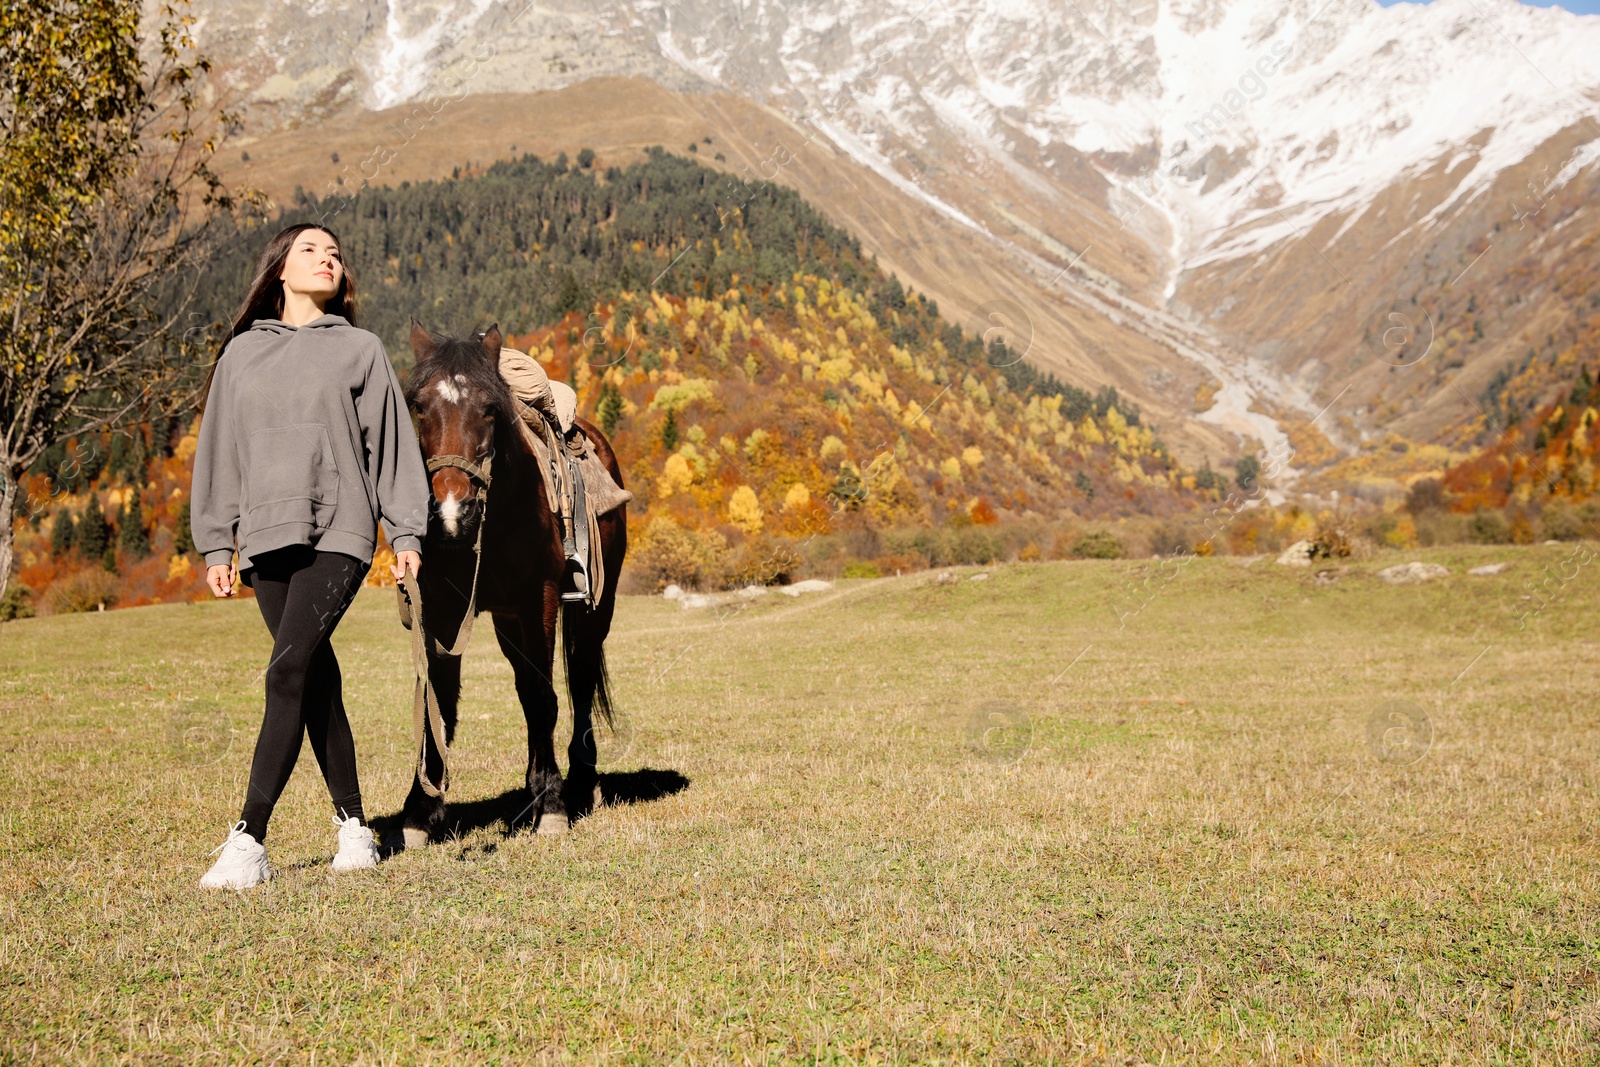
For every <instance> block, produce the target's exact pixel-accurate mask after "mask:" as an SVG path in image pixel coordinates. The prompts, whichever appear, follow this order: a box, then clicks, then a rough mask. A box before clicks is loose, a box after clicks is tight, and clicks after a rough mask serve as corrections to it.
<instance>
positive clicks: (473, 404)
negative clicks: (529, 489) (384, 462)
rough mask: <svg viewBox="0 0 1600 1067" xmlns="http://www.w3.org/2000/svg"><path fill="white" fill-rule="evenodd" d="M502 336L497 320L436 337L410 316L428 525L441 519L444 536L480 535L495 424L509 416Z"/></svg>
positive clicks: (411, 394) (412, 388) (411, 392)
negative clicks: (484, 327) (476, 332)
mask: <svg viewBox="0 0 1600 1067" xmlns="http://www.w3.org/2000/svg"><path fill="white" fill-rule="evenodd" d="M501 341H502V338H501V336H500V328H499V326H498V325H496V326H491V327H490V328H489V332H488V333H486V334H482V335H480V336H475V337H471V338H466V339H462V338H455V337H440V336H437V335H435V334H433V333H430V332H429V331H428V330H427V329H426V328H425V327H424V326H423V325H422V324H421V323H420V322H418V321H417V320H416V319H412V320H411V349H412V351H413V352H414V353H415V354H416V357H417V361H416V366H415V368H414V369H413V370H412V372H411V383H410V385H409V387H408V388H407V389H406V401H407V403H409V404H410V405H411V408H412V410H413V411H415V412H416V413H417V418H418V427H417V437H418V440H419V441H420V442H421V444H422V455H423V458H424V459H426V460H428V469H429V474H430V478H429V486H430V488H431V489H432V492H433V503H432V506H431V507H430V509H429V510H430V512H431V514H430V516H429V525H430V526H432V525H433V524H434V523H437V524H438V527H437V528H438V530H439V532H440V533H441V534H442V535H443V536H444V538H445V539H446V540H457V539H463V538H470V537H473V536H475V535H476V533H477V528H478V524H479V523H481V522H482V521H483V500H482V498H483V496H484V492H482V491H484V490H487V489H488V474H489V471H490V460H491V458H492V457H493V455H494V440H495V426H496V423H497V422H499V421H501V420H502V419H510V418H511V417H512V403H511V391H510V389H508V388H507V387H506V383H505V381H504V380H503V379H502V378H501V377H500V345H501ZM506 425H510V423H509V422H506Z"/></svg>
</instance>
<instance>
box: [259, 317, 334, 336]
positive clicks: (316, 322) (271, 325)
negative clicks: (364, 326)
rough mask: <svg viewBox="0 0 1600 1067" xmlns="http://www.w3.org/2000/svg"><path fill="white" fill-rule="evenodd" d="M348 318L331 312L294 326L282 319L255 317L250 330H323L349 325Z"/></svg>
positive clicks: (280, 331) (283, 331)
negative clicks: (302, 324)
mask: <svg viewBox="0 0 1600 1067" xmlns="http://www.w3.org/2000/svg"><path fill="white" fill-rule="evenodd" d="M349 325H350V320H349V319H347V318H345V317H344V316H343V315H334V314H332V313H329V314H326V315H319V316H318V317H317V318H314V319H312V320H311V321H310V322H308V323H306V324H305V325H304V326H295V325H293V324H291V323H287V322H284V321H283V320H282V319H256V320H255V321H254V322H252V323H251V324H250V329H252V330H265V331H266V332H268V333H290V332H292V331H294V330H299V329H306V330H325V329H328V328H329V327H332V326H349Z"/></svg>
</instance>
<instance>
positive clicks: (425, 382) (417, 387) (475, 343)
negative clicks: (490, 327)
mask: <svg viewBox="0 0 1600 1067" xmlns="http://www.w3.org/2000/svg"><path fill="white" fill-rule="evenodd" d="M429 336H430V337H432V339H433V351H432V352H430V353H429V354H428V356H427V358H425V359H420V360H418V361H417V365H416V366H415V367H414V368H412V371H411V380H410V382H409V384H407V386H406V402H407V403H409V404H412V405H415V404H416V403H417V398H418V397H419V396H421V395H422V393H423V392H424V391H425V390H427V389H428V388H430V387H431V386H432V385H433V384H434V383H435V382H437V381H439V380H440V379H441V378H454V377H455V376H456V375H458V374H459V375H462V376H463V377H465V378H466V379H467V381H468V382H470V383H471V384H472V385H474V386H476V387H477V388H478V390H479V391H480V392H482V393H483V394H484V395H486V396H488V398H489V407H490V409H491V410H492V411H493V413H494V415H495V417H496V418H497V419H503V420H505V421H504V422H503V423H502V425H506V426H510V425H514V420H515V419H516V417H517V416H516V404H515V403H513V402H512V399H511V387H510V386H508V385H506V382H505V379H504V378H502V377H500V368H499V367H496V366H495V365H494V363H493V362H492V361H491V360H490V359H489V353H487V352H485V351H484V349H483V342H482V341H481V340H480V339H479V338H477V337H466V338H462V337H440V336H438V335H435V334H430V335H429Z"/></svg>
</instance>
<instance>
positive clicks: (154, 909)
mask: <svg viewBox="0 0 1600 1067" xmlns="http://www.w3.org/2000/svg"><path fill="white" fill-rule="evenodd" d="M1570 554H1571V549H1570V547H1568V546H1543V547H1533V548H1526V549H1511V548H1482V549H1477V548H1459V549H1439V550H1429V551H1424V552H1421V553H1416V554H1413V555H1408V556H1405V557H1403V558H1401V557H1393V558H1386V559H1384V560H1382V561H1379V562H1372V563H1363V564H1358V565H1355V566H1353V567H1351V568H1349V569H1348V570H1347V571H1346V572H1345V573H1343V574H1342V575H1340V576H1338V577H1337V579H1336V580H1334V581H1332V582H1327V581H1322V580H1319V579H1317V578H1316V576H1315V575H1313V574H1312V573H1309V572H1307V571H1304V570H1300V571H1295V570H1290V569H1288V568H1282V567H1277V566H1275V565H1274V564H1273V563H1272V562H1271V561H1270V560H1263V561H1260V562H1256V563H1254V564H1253V565H1250V566H1245V565H1244V564H1243V563H1242V562H1241V561H1239V560H1235V559H1210V560H1200V561H1196V562H1193V563H1191V564H1190V565H1188V566H1186V567H1182V568H1181V569H1173V568H1171V567H1169V569H1168V570H1167V571H1165V572H1161V571H1157V570H1155V569H1154V566H1153V565H1152V564H1151V563H1149V562H1142V563H1140V562H1129V561H1119V562H1106V563H1098V562H1096V563H1053V564H1038V565H1016V566H1009V567H1001V568H994V569H991V570H989V571H988V572H987V574H988V577H987V578H986V579H985V580H981V581H975V580H971V576H972V575H974V574H975V573H977V572H975V571H972V570H963V571H957V572H955V573H956V575H957V576H958V577H959V579H960V580H959V581H951V582H946V583H944V584H939V583H936V582H935V581H933V580H932V579H933V576H932V575H926V574H922V575H914V576H908V577H905V578H895V579H884V580H881V581H861V582H854V583H850V582H846V583H842V584H841V585H840V586H839V587H838V588H837V589H836V590H835V591H833V592H830V593H822V594H813V595H812V596H810V597H806V598H801V599H798V600H794V599H790V598H789V597H785V596H776V595H774V596H767V597H764V598H761V599H760V600H758V601H756V602H755V603H754V604H752V605H751V606H749V607H748V608H746V609H744V610H739V611H732V610H730V611H729V612H727V613H726V614H721V615H719V614H718V613H717V611H716V610H715V609H713V610H705V611H698V612H691V611H681V610H679V609H678V608H677V607H675V606H673V605H671V604H669V603H667V602H664V601H661V600H658V599H650V600H646V599H642V598H629V599H627V600H626V601H625V602H624V603H623V605H622V606H621V608H620V611H619V617H618V625H617V630H616V633H615V634H614V636H613V639H612V641H611V652H610V655H611V663H612V668H613V672H614V675H615V678H616V683H617V688H618V692H619V699H620V702H621V704H622V705H623V707H624V708H625V710H626V721H625V724H624V727H625V728H624V730H623V732H622V734H621V735H620V736H619V737H618V738H617V739H615V740H613V741H610V742H609V743H608V744H604V745H603V747H602V770H604V771H607V772H611V774H610V775H609V776H608V778H607V781H606V786H605V788H606V791H607V793H608V794H610V795H611V796H613V797H614V798H621V797H626V796H636V797H639V796H641V794H643V796H642V797H641V799H638V800H637V801H636V802H633V803H621V802H620V800H619V802H616V803H612V804H608V805H607V806H605V807H603V808H601V809H599V810H598V811H597V812H596V813H595V814H594V815H593V816H592V817H590V818H589V819H587V820H584V821H582V822H580V823H579V824H577V825H576V826H575V828H574V830H573V832H572V833H571V834H569V835H567V836H565V837H558V838H552V837H543V836H534V835H532V834H529V833H527V832H525V831H524V832H513V833H509V834H508V833H507V828H506V826H505V823H504V819H505V818H506V817H511V816H514V815H515V813H516V807H517V798H516V797H515V796H514V795H507V794H508V791H509V790H512V789H513V788H514V787H515V786H516V785H517V783H518V782H519V780H520V778H521V775H522V770H523V766H524V761H525V752H526V748H525V745H526V742H525V732H524V729H523V724H522V718H521V714H520V712H519V711H517V710H516V709H515V707H514V704H513V702H512V697H511V692H510V672H509V668H508V667H507V665H506V664H505V662H504V661H503V660H502V659H501V658H500V657H499V654H498V652H497V651H495V650H494V648H493V642H492V641H491V640H489V639H488V637H487V634H488V631H487V630H483V631H481V633H482V634H484V635H485V636H484V637H483V638H482V639H481V640H478V641H476V642H475V644H474V646H473V648H472V649H471V651H470V653H469V654H468V663H467V677H468V681H467V696H466V701H465V704H464V712H463V720H462V728H461V732H460V735H459V737H458V744H457V748H456V760H457V763H456V774H457V778H456V790H455V793H454V797H455V799H456V800H457V801H458V802H459V808H458V811H459V812H461V813H462V814H463V815H464V816H465V820H464V821H465V825H464V826H463V827H462V829H461V832H460V833H459V834H458V835H456V836H455V837H453V838H451V839H450V840H447V841H443V842H441V843H438V844H435V845H434V846H432V847H431V848H429V849H428V850H426V851H420V852H408V853H400V854H398V855H395V856H393V857H392V858H391V859H389V860H387V861H386V862H385V863H383V864H382V865H381V866H380V867H379V868H378V869H377V870H376V871H373V872H365V873H362V874H355V875H342V876H335V875H333V874H332V873H331V871H330V870H329V867H328V861H329V859H330V857H331V855H332V851H333V848H334V844H335V841H334V833H333V828H332V826H331V825H330V824H329V821H328V814H329V813H328V807H327V801H326V794H325V792H324V790H323V786H322V783H321V779H320V777H319V775H318V774H317V771H316V766H315V764H314V762H313V761H312V759H311V756H310V750H309V746H307V748H306V750H305V753H304V754H303V756H302V763H301V766H300V767H299V769H298V771H297V773H296V775H295V778H294V779H293V781H292V782H291V783H290V786H289V790H288V793H287V794H286V795H285V798H284V800H283V802H282V804H281V805H280V807H279V808H278V812H277V815H276V817H275V819H274V821H273V826H272V832H271V835H270V837H269V840H268V846H269V852H270V855H271V856H272V859H273V862H274V865H275V866H276V867H277V868H278V871H279V877H278V878H277V879H276V880H275V881H273V882H272V883H270V884H269V885H268V886H266V887H263V888H262V889H259V890H256V891H253V892H250V893H248V894H235V893H231V892H224V893H203V892H201V891H200V890H199V889H197V887H196V881H197V880H198V878H199V876H200V874H201V873H202V872H203V871H204V870H205V868H206V866H207V865H208V863H209V860H208V859H207V857H206V852H207V850H209V849H211V848H212V847H214V846H215V845H216V844H218V843H219V842H220V841H221V840H222V837H223V836H224V834H225V832H226V830H227V827H228V824H229V822H230V821H231V820H232V819H233V818H235V817H236V813H237V810H238V805H239V802H240V800H241V798H242V795H243V789H244V781H245V775H246V771H247V767H248V763H249V758H250V751H251V748H252V745H253V743H254V738H255V731H256V727H257V723H258V716H259V714H260V712H259V700H260V688H261V683H260V680H259V677H260V676H259V672H260V670H261V668H262V667H263V666H264V665H265V662H266V653H267V649H268V642H267V640H266V631H265V628H264V626H263V625H262V623H261V621H260V618H259V615H258V614H257V612H256V609H255V607H254V605H253V604H248V603H221V604H208V605H200V606H171V607H156V608H143V609H138V610H131V611H125V612H112V613H108V614H98V615H88V616H75V617H57V618H49V619H37V620H28V621H24V622H19V623H11V624H7V625H5V626H4V627H3V628H0V711H3V715H0V775H3V778H4V782H5V785H4V797H5V800H4V805H3V812H0V887H3V892H0V908H3V913H0V984H3V989H4V993H3V994H0V1061H5V1062H13V1061H15V1062H21V1061H35V1060H47V1061H57V1060H59V1061H70V1062H85V1063H90V1062H93V1063H105V1062H115V1061H160V1060H167V1061H186V1062H199V1061H205V1062H211V1061H218V1062H221V1061H229V1062H231V1061H256V1060H262V1061H272V1062H284V1063H291V1062H292V1063H302V1062H312V1061H316V1062H322V1063H358V1062H380V1061H381V1062H385V1063H388V1062H402V1063H404V1062H425V1063H440V1062H454V1063H480V1062H509V1061H517V1062H524V1061H549V1062H595V1061H606V1062H615V1063H661V1062H679V1063H712V1062H736V1063H745V1062H749V1063H765V1062H797V1061H798V1062H827V1063H908V1062H945V1063H978V1062H985V1063H989V1062H1016V1063H1038V1062H1063V1063H1086V1062H1102V1063H1116V1064H1127V1063H1143V1062H1149V1063H1173V1062H1263V1063H1366V1062H1382V1063H1396V1064H1411V1063H1472V1064H1478V1063H1484V1064H1487V1063H1502V1062H1524V1063H1585V1062H1588V1063H1592V1062H1596V1061H1600V1052H1597V1049H1600V928H1597V924H1600V877H1597V876H1600V871H1597V867H1596V859H1597V856H1600V849H1597V838H1596V830H1595V828H1596V814H1597V812H1596V808H1597V804H1596V792H1595V786H1596V753H1597V751H1600V748H1597V742H1600V723H1597V717H1596V708H1597V703H1600V701H1597V696H1596V692H1597V683H1600V655H1597V651H1600V650H1597V646H1596V634H1597V632H1600V606H1597V598H1596V592H1597V588H1600V585H1597V581H1600V580H1597V578H1596V574H1595V573H1594V571H1593V569H1592V568H1580V567H1577V566H1576V565H1575V564H1569V565H1568V566H1567V567H1566V568H1565V573H1566V574H1568V575H1569V576H1570V578H1569V579H1557V580H1556V582H1554V583H1553V584H1551V585H1550V586H1548V587H1547V589H1548V590H1555V591H1556V592H1555V593H1554V595H1553V599H1550V602H1549V603H1548V604H1546V605H1545V606H1544V607H1543V608H1542V610H1540V611H1538V613H1537V614H1534V615H1531V616H1529V617H1527V618H1525V619H1523V620H1522V623H1523V625H1521V626H1520V627H1519V624H1518V619H1519V616H1522V615H1523V613H1525V612H1529V611H1531V610H1533V608H1535V607H1538V605H1539V602H1535V601H1528V600H1525V599H1521V598H1522V597H1523V596H1524V595H1525V584H1526V583H1529V582H1542V581H1544V580H1545V577H1546V572H1545V570H1544V568H1546V567H1549V568H1550V571H1549V573H1550V574H1558V573H1561V571H1562V567H1561V561H1563V560H1564V559H1566V558H1567V557H1569V556H1570ZM1412 558H1420V559H1424V560H1429V561H1434V562H1439V563H1444V564H1445V565H1447V566H1448V567H1450V569H1451V571H1452V574H1451V575H1450V576H1449V577H1448V578H1444V579H1440V580H1437V581H1434V582H1431V583H1428V584H1424V585H1416V586H1403V587H1393V586H1388V585H1385V584H1383V583H1382V582H1380V581H1378V580H1377V578H1376V577H1374V575H1373V572H1374V571H1375V570H1376V569H1377V568H1378V567H1379V566H1382V565H1386V564H1389V563H1395V562H1403V561H1404V560H1407V559H1412ZM1493 560H1504V561H1508V562H1509V563H1510V564H1511V567H1510V569H1509V570H1508V571H1507V572H1506V573H1503V574H1500V575H1497V576H1494V577H1474V576H1469V575H1467V574H1466V573H1465V569H1466V568H1467V567H1470V566H1474V565H1477V564H1481V563H1485V562H1490V561H1493ZM1130 581H1132V582H1136V583H1146V582H1147V581H1148V584H1141V588H1142V589H1143V590H1144V592H1143V593H1142V595H1141V596H1139V597H1138V598H1134V597H1133V596H1132V595H1131V594H1130V593H1129V592H1128V584H1129V582H1130ZM1562 582H1564V583H1565V584H1561V583H1562ZM1558 586H1559V588H1558ZM1541 596H1542V597H1545V598H1550V597H1551V596H1552V594H1551V593H1550V592H1548V591H1547V592H1545V593H1543V594H1541ZM1114 599H1115V600H1118V601H1120V602H1121V603H1122V605H1123V609H1122V610H1124V611H1126V610H1128V609H1129V608H1130V607H1131V606H1133V605H1134V604H1136V603H1139V602H1144V605H1145V606H1144V607H1143V609H1142V610H1140V611H1138V612H1137V613H1136V614H1131V615H1126V616H1125V617H1123V618H1122V620H1121V621H1122V623H1123V624H1124V625H1122V626H1119V624H1118V617H1117V615H1116V614H1115V613H1114V612H1113V611H1112V609H1111V608H1110V607H1108V604H1109V603H1110V602H1112V601H1113V600H1114ZM337 647H338V648H339V652H340V657H341V660H342V662H343V664H344V670H345V679H346V683H345V684H346V693H347V702H348V704H349V705H350V710H351V715H352V718H353V721H354V724H355V729H356V740H357V746H358V751H359V754H360V760H361V770H362V777H363V784H364V790H365V795H366V798H367V809H368V813H369V815H371V816H382V815H385V814H389V813H392V812H394V811H396V810H397V809H398V807H399V803H400V801H401V799H402V797H403V795H404V793H405V790H406V788H407V785H408V782H409V775H410V773H411V763H410V753H409V749H410V729H411V726H410V689H409V684H408V674H409V669H408V662H407V659H406V651H407V645H406V642H405V635H404V633H403V631H402V630H401V629H400V628H399V626H398V624H397V622H396V619H395V609H394V602H393V597H392V593H389V592H388V591H374V590H368V591H364V592H363V593H362V595H361V597H360V598H359V599H358V600H357V602H356V605H355V607H354V608H353V610H352V613H351V615H350V616H349V617H348V618H347V620H346V622H345V623H344V624H343V625H342V627H341V629H340V631H339V634H338V639H337ZM562 725H563V729H564V728H565V727H566V725H567V720H566V718H565V715H563V720H562ZM561 745H562V747H563V749H564V746H565V737H564V735H562V737H561ZM645 771H649V772H650V773H643V772H645ZM652 787H654V788H655V789H657V790H658V791H659V792H661V793H662V795H661V796H659V797H657V798H654V799H650V798H648V794H649V792H650V789H651V788H652ZM384 825H389V824H384Z"/></svg>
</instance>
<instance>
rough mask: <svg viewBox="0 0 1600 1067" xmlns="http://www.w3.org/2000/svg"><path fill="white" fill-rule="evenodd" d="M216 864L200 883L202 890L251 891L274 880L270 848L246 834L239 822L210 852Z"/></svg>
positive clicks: (242, 824)
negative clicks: (268, 858) (250, 889)
mask: <svg viewBox="0 0 1600 1067" xmlns="http://www.w3.org/2000/svg"><path fill="white" fill-rule="evenodd" d="M218 852H220V853H222V855H221V856H217V862H216V863H214V864H212V865H211V869H210V870H209V871H207V872H206V873H205V875H204V876H203V877H202V878H201V879H200V888H202V889H249V888H251V887H252V886H257V885H260V884H261V883H262V882H265V881H266V880H267V879H268V878H271V877H272V868H271V867H269V866H267V846H265V845H263V844H262V843H261V842H260V841H257V840H256V839H255V838H254V837H252V836H250V835H249V834H247V833H245V832H244V820H243V819H240V820H239V822H238V823H237V824H235V825H234V827H233V829H231V830H229V831H228V839H227V840H226V841H224V842H223V843H222V844H220V845H218V846H217V847H216V848H214V849H212V850H211V855H213V856H216V855H217V853H218Z"/></svg>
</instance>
